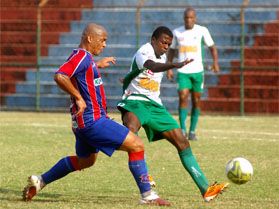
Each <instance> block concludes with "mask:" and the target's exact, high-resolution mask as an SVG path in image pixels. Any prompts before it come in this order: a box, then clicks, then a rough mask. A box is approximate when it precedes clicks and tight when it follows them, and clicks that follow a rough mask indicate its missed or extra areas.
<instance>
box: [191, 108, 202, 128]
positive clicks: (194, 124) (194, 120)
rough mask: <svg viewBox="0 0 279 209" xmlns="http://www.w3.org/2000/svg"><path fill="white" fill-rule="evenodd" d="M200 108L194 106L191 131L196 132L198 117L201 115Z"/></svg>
mask: <svg viewBox="0 0 279 209" xmlns="http://www.w3.org/2000/svg"><path fill="white" fill-rule="evenodd" d="M200 112H201V111H200V109H199V108H193V109H192V112H191V125H190V132H195V130H196V127H197V124H198V119H199V116H200Z"/></svg>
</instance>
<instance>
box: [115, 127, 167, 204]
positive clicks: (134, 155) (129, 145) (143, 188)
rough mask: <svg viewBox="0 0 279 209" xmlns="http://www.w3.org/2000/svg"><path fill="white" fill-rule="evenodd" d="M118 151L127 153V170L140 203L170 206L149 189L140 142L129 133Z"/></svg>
mask: <svg viewBox="0 0 279 209" xmlns="http://www.w3.org/2000/svg"><path fill="white" fill-rule="evenodd" d="M119 150H123V151H126V152H128V155H129V169H130V171H131V173H132V174H133V176H134V179H135V181H136V183H137V185H138V188H139V190H140V193H141V196H142V198H141V201H140V203H141V204H152V205H153V204H154V205H161V206H167V205H170V203H169V202H167V201H165V200H163V199H161V198H160V197H159V196H158V195H157V194H156V193H155V192H154V191H152V189H151V185H150V182H149V175H148V170H147V165H146V162H145V157H144V144H143V142H142V140H141V139H140V138H139V137H138V136H137V135H135V134H134V133H132V132H131V131H130V132H129V133H128V135H127V137H126V139H125V140H124V142H123V143H122V145H121V146H120V148H119Z"/></svg>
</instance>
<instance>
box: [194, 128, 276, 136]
mask: <svg viewBox="0 0 279 209" xmlns="http://www.w3.org/2000/svg"><path fill="white" fill-rule="evenodd" d="M199 132H202V133H204V132H213V133H232V134H252V135H254V134H260V135H269V136H279V133H271V132H260V131H255V132H251V131H250V132H248V131H228V130H221V129H219V130H218V129H202V130H200V131H199Z"/></svg>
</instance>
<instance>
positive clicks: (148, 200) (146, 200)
mask: <svg viewBox="0 0 279 209" xmlns="http://www.w3.org/2000/svg"><path fill="white" fill-rule="evenodd" d="M140 204H144V205H157V206H170V205H171V204H170V202H168V201H166V200H164V199H161V198H160V197H159V196H158V195H157V194H156V192H154V191H151V192H150V194H149V195H147V196H146V197H142V198H141V199H140Z"/></svg>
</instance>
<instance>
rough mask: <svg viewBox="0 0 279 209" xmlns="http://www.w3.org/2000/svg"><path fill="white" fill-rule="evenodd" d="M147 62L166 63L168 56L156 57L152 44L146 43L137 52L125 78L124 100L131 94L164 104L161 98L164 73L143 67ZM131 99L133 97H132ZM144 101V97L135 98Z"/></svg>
mask: <svg viewBox="0 0 279 209" xmlns="http://www.w3.org/2000/svg"><path fill="white" fill-rule="evenodd" d="M147 60H152V61H154V62H159V63H166V55H165V54H163V55H161V56H160V57H159V58H157V57H156V55H155V52H154V49H153V47H152V45H151V44H150V43H146V44H144V45H143V46H141V47H140V48H139V50H138V51H137V52H136V54H135V56H134V58H133V62H132V64H131V67H130V72H129V73H128V74H127V75H126V77H125V78H124V85H123V90H124V95H123V99H125V98H127V97H128V96H129V95H131V94H138V95H144V96H147V97H148V98H149V99H152V100H154V101H155V102H157V103H159V104H162V101H161V99H160V98H159V96H160V86H161V81H162V78H163V75H164V73H163V72H156V73H155V72H152V71H151V70H149V69H147V68H145V67H144V66H143V65H144V63H145V62H146V61H147ZM130 98H131V97H130ZM133 98H134V99H138V100H142V97H133Z"/></svg>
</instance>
